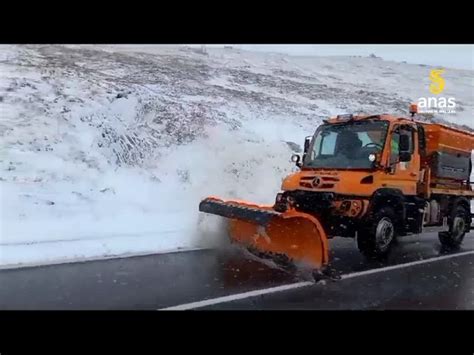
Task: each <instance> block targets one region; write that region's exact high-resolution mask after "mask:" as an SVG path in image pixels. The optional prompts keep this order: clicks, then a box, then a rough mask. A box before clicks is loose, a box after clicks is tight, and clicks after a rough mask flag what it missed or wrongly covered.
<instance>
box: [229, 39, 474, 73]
mask: <svg viewBox="0 0 474 355" xmlns="http://www.w3.org/2000/svg"><path fill="white" fill-rule="evenodd" d="M234 47H236V48H241V49H245V50H256V51H265V52H278V53H286V54H291V55H321V56H331V55H362V56H368V55H370V54H372V53H373V54H375V55H377V56H379V57H382V58H383V59H386V60H394V61H397V62H401V61H406V62H408V63H413V64H427V65H434V66H444V67H448V68H460V69H470V70H474V45H423V44H414V45H404V44H403V45H382V44H381V45H365V44H360V45H359V44H351V45H295V44H285V45H235V46H234Z"/></svg>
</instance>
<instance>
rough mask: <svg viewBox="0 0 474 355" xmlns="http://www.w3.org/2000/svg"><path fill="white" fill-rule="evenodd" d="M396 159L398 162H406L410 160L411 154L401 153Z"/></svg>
mask: <svg viewBox="0 0 474 355" xmlns="http://www.w3.org/2000/svg"><path fill="white" fill-rule="evenodd" d="M398 157H399V158H398V159H399V161H400V162H408V161H410V160H411V153H410V152H402V151H400V154H399V155H398Z"/></svg>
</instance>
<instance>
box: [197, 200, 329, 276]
mask: <svg viewBox="0 0 474 355" xmlns="http://www.w3.org/2000/svg"><path fill="white" fill-rule="evenodd" d="M199 210H200V211H201V212H206V213H211V214H215V215H219V216H222V217H227V218H229V219H230V221H229V234H230V238H231V241H232V242H234V243H237V244H239V245H242V246H244V247H247V248H249V249H253V250H257V251H258V252H260V253H263V254H266V255H268V256H270V257H272V256H274V257H275V258H279V257H281V256H284V257H286V258H287V259H288V260H289V261H291V262H293V263H304V264H305V265H309V266H311V267H313V268H315V269H319V268H321V267H323V266H325V265H326V264H327V262H328V242H327V236H326V233H325V232H324V229H323V227H322V226H321V224H320V223H319V221H318V220H317V219H316V218H315V217H313V216H311V215H309V214H307V213H302V212H297V211H295V210H289V211H287V212H284V213H280V212H277V211H275V210H273V208H272V207H271V206H262V205H253V204H249V203H246V202H244V201H223V200H221V199H218V198H214V197H209V198H206V199H204V200H203V201H201V203H200V204H199Z"/></svg>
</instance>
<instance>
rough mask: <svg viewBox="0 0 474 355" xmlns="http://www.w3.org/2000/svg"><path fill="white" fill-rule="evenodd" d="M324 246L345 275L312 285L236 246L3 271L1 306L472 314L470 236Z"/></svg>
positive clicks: (472, 244) (472, 241)
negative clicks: (372, 256) (451, 241)
mask: <svg viewBox="0 0 474 355" xmlns="http://www.w3.org/2000/svg"><path fill="white" fill-rule="evenodd" d="M330 246H331V254H332V255H331V260H332V267H333V268H334V269H335V270H336V271H337V273H339V274H340V275H342V279H341V280H338V281H329V280H328V281H323V282H319V283H317V284H314V283H313V282H310V280H311V278H310V277H309V275H306V274H304V273H303V274H300V275H294V274H289V273H287V272H285V271H282V270H279V269H276V268H274V267H272V266H271V265H267V264H264V263H261V262H258V261H256V260H254V259H253V258H251V257H249V256H248V255H247V254H246V253H243V252H242V251H241V250H238V249H235V248H227V249H219V250H200V251H192V252H182V253H172V254H157V255H149V256H137V257H129V258H122V259H109V260H100V261H88V262H80V263H70V264H61V265H49V266H40V267H29V268H21V269H9V270H0V310H11V309H15V310H46V309H48V310H57V309H65V310H69V309H73V310H85V309H92V310H94V309H104V310H121V309H127V310H157V309H163V308H169V307H174V306H178V309H179V308H180V307H181V308H182V309H195V308H196V309H474V233H471V234H468V235H467V236H466V239H465V241H464V244H463V246H462V248H461V249H460V250H457V251H454V252H445V251H443V250H442V249H441V248H440V245H439V242H438V240H437V236H436V234H425V235H421V236H410V237H405V238H402V239H400V241H399V242H398V244H397V245H396V246H395V247H394V250H393V252H392V254H391V256H390V258H389V259H388V260H387V261H386V262H384V263H380V262H376V263H375V262H367V261H366V260H364V258H363V257H362V256H361V255H360V254H359V252H358V250H357V248H356V246H355V243H354V241H353V240H350V239H334V240H332V241H330ZM471 251H472V252H473V253H470V252H471ZM460 253H462V254H460ZM456 254H460V255H457V256H455V255H456ZM433 258H435V259H436V260H435V259H433ZM427 259H430V260H433V261H431V262H426V263H425V262H423V261H421V260H427ZM420 261H421V262H420ZM413 263H414V264H413ZM369 270H371V271H369ZM284 285H290V286H289V289H287V290H282V287H281V286H284ZM285 287H286V286H285ZM203 301H205V302H203Z"/></svg>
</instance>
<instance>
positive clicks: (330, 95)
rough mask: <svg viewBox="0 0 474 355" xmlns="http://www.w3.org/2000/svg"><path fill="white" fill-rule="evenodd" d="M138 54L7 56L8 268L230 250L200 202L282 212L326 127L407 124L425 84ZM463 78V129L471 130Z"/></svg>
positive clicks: (266, 59)
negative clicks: (370, 118)
mask: <svg viewBox="0 0 474 355" xmlns="http://www.w3.org/2000/svg"><path fill="white" fill-rule="evenodd" d="M137 51H138V52H137ZM144 51H146V52H147V53H142V52H141V51H140V50H139V49H136V48H135V49H133V50H132V49H131V48H128V47H116V46H106V47H105V50H100V49H98V48H97V47H91V46H1V47H0V79H1V80H0V98H1V99H0V100H1V105H2V106H1V115H0V137H1V140H2V144H1V147H2V151H1V152H0V164H1V168H0V202H1V203H0V217H1V218H0V223H1V225H0V233H1V234H0V265H15V264H29V263H49V262H57V261H60V260H76V259H83V258H95V257H102V256H103V257H105V256H113V255H128V254H131V253H154V252H164V251H170V250H179V249H188V248H196V247H208V246H215V245H219V244H220V243H224V242H225V241H226V236H225V231H224V229H225V228H224V225H223V222H222V220H221V219H220V218H219V217H216V216H209V215H204V214H199V213H198V211H197V208H198V204H199V201H200V200H201V199H202V198H203V197H205V196H208V195H219V196H222V197H224V198H239V199H247V200H251V201H255V202H257V203H272V202H273V199H274V196H275V194H276V193H277V192H278V191H279V189H280V184H281V181H282V178H283V177H284V176H286V175H287V174H288V173H289V172H291V171H293V170H294V166H293V164H292V163H291V162H290V160H289V158H290V155H291V154H292V153H293V151H292V149H291V148H293V149H295V146H296V145H295V144H293V143H297V144H299V145H301V144H302V142H303V140H304V137H305V136H307V135H310V134H312V133H313V131H314V129H315V128H316V126H317V125H318V124H320V122H321V119H322V118H324V117H327V116H328V115H333V114H337V113H344V112H381V111H382V112H404V111H405V110H406V108H407V106H408V103H409V102H411V101H412V100H413V98H414V97H415V96H416V95H420V93H419V91H420V90H421V89H420V88H421V86H422V85H424V86H426V85H425V84H426V83H425V81H426V80H427V74H426V73H427V68H425V67H420V66H414V65H406V64H400V63H393V62H384V61H381V60H373V59H370V58H331V59H328V58H314V57H313V58H305V57H286V56H284V55H274V54H260V53H251V52H245V51H233V50H218V49H215V50H209V53H208V54H207V55H203V54H199V53H197V52H195V51H193V50H190V49H186V48H176V47H175V48H172V47H169V46H167V47H164V48H160V47H155V48H150V47H148V48H146V50H144ZM466 75H467V77H469V76H470V77H471V79H472V72H470V71H458V72H455V73H453V72H451V73H450V79H451V80H453V81H455V82H456V83H459V88H460V89H459V90H457V91H456V89H452V90H454V91H453V93H454V94H455V95H456V96H457V97H458V96H459V97H460V100H461V102H462V103H463V105H464V106H463V108H464V110H463V111H461V112H459V114H458V115H457V116H455V117H453V120H457V123H463V124H468V125H470V126H472V121H471V116H472V96H469V94H466V91H465V89H466V87H467V88H470V89H471V93H472V80H471V81H469V80H466ZM425 77H426V80H425ZM466 85H467V86H466ZM423 90H424V89H423ZM450 90H451V89H450ZM288 142H290V144H289V143H288Z"/></svg>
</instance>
